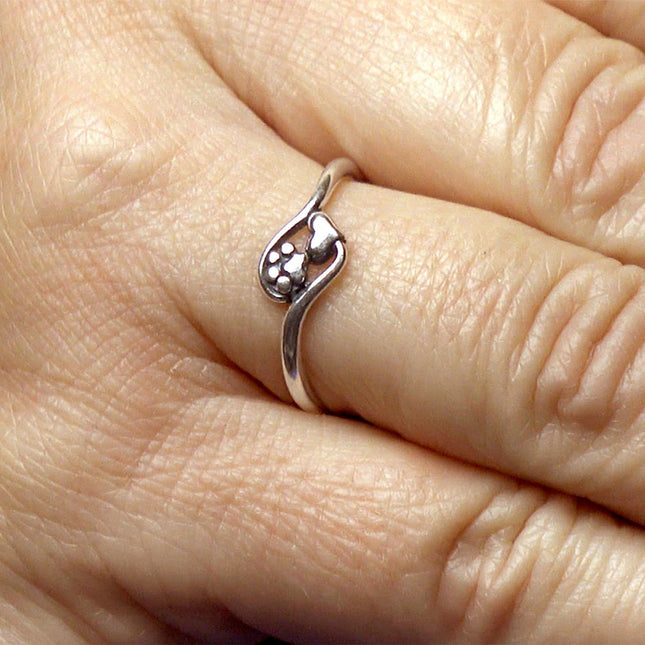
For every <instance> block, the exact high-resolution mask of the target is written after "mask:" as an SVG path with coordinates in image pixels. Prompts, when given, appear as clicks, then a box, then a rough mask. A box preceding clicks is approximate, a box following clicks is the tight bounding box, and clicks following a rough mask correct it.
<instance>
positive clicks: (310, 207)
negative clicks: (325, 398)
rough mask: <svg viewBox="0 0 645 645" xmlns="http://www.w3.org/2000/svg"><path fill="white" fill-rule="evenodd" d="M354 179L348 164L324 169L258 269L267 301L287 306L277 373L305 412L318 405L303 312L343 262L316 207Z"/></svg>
mask: <svg viewBox="0 0 645 645" xmlns="http://www.w3.org/2000/svg"><path fill="white" fill-rule="evenodd" d="M359 176H360V173H359V170H358V167H357V166H356V164H355V163H354V162H353V161H351V160H349V159H336V160H334V161H332V162H331V163H330V164H329V165H327V166H326V167H325V169H324V170H323V173H322V175H321V176H320V179H319V180H318V185H317V186H316V190H315V192H314V194H313V196H312V197H311V199H310V200H309V201H308V202H307V203H306V204H305V206H304V207H303V208H302V210H301V211H300V212H299V213H298V214H297V215H296V216H295V217H294V218H293V219H292V220H291V221H289V222H287V223H286V224H285V225H284V226H283V227H282V228H281V229H280V230H279V231H278V232H277V233H276V234H275V235H274V236H273V237H272V238H271V241H270V242H269V243H268V244H267V246H266V247H265V249H264V251H263V252H262V256H261V257H260V263H259V266H258V275H259V277H260V285H261V286H262V289H264V292H265V293H266V294H267V296H269V298H271V300H273V301H275V302H282V303H289V309H288V310H287V313H286V315H285V317H284V320H283V322H282V371H283V373H284V380H285V382H286V384H287V388H288V389H289V394H290V395H291V397H292V398H293V400H294V402H295V403H296V404H297V405H298V406H299V407H300V408H302V409H303V410H306V411H308V412H321V411H322V405H321V404H320V401H319V400H318V397H317V396H316V395H315V393H314V391H313V389H312V387H311V385H310V384H309V381H308V380H307V377H306V375H305V372H304V370H303V363H302V355H301V352H300V340H301V336H302V327H303V324H304V322H305V318H306V317H307V312H308V311H309V308H310V307H311V305H312V304H313V303H314V301H315V300H316V298H318V296H319V295H320V294H321V293H322V292H323V291H324V290H325V289H326V288H327V286H329V284H330V283H331V282H332V280H333V279H334V278H335V277H336V276H337V275H338V274H339V273H340V272H341V270H342V269H343V267H344V265H345V261H346V259H347V251H346V249H345V237H344V236H343V234H342V233H341V232H340V231H339V230H338V227H337V226H336V225H335V224H334V222H333V221H332V220H331V218H330V217H329V215H327V214H326V213H324V212H323V211H322V208H323V206H324V205H325V203H326V202H327V200H328V199H329V198H330V197H331V194H332V193H333V191H334V189H335V188H336V186H338V184H339V183H340V182H341V181H342V180H343V179H345V178H346V177H353V178H355V179H358V178H359ZM298 247H300V248H298Z"/></svg>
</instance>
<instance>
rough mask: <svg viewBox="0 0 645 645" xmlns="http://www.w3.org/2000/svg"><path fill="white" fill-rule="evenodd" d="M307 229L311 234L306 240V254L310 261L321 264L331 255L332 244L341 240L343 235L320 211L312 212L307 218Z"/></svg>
mask: <svg viewBox="0 0 645 645" xmlns="http://www.w3.org/2000/svg"><path fill="white" fill-rule="evenodd" d="M309 229H310V230H311V232H312V236H311V237H310V238H309V241H308V242H307V255H308V256H309V259H310V260H311V262H314V263H315V264H322V263H323V262H326V261H327V260H328V259H329V258H330V257H331V256H332V250H333V246H334V244H336V242H338V240H342V239H343V236H342V234H341V232H340V231H339V230H338V229H337V228H336V227H335V226H334V224H333V223H332V221H331V220H330V219H329V217H327V215H325V214H324V213H322V212H318V213H314V214H313V215H312V216H311V217H310V218H309Z"/></svg>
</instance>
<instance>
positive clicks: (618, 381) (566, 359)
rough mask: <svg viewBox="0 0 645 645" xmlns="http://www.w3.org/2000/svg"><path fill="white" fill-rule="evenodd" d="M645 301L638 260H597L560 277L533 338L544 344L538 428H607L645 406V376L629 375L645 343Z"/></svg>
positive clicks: (538, 356) (539, 353)
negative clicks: (628, 264) (633, 264)
mask: <svg viewBox="0 0 645 645" xmlns="http://www.w3.org/2000/svg"><path fill="white" fill-rule="evenodd" d="M644 307H645V281H644V279H643V275H642V270H640V269H638V268H636V267H625V266H621V265H615V264H613V262H612V261H606V260H601V261H595V262H591V263H588V264H584V265H580V266H577V267H576V268H574V269H573V270H571V271H569V272H568V273H565V274H564V276H562V277H561V278H560V279H559V280H558V281H557V282H556V283H555V285H554V286H553V287H552V289H551V290H550V292H549V293H548V295H547V296H546V297H545V298H544V300H543V301H542V305H541V307H540V308H539V310H538V312H537V314H536V316H535V318H534V320H533V324H532V327H531V329H530V331H529V333H528V336H527V340H526V343H525V347H527V348H529V347H532V348H534V349H535V348H539V349H536V350H535V354H534V356H533V360H534V361H537V364H538V365H539V367H538V373H537V377H536V378H535V381H534V392H533V393H532V398H533V402H534V414H535V423H536V426H537V427H544V428H547V427H549V426H550V425H552V424H553V423H554V422H556V423H557V424H558V426H562V425H568V426H571V427H582V428H590V429H602V428H604V427H606V426H607V425H608V424H610V423H611V422H616V421H618V422H620V423H621V424H623V425H624V424H625V423H627V422H629V421H630V420H633V419H634V418H635V417H636V416H637V415H638V413H639V412H641V409H640V408H641V407H642V402H643V395H644V393H645V382H644V380H643V378H642V377H640V378H639V377H638V375H634V377H633V378H630V379H626V378H625V377H626V375H627V374H628V373H629V372H630V370H631V367H632V366H633V364H634V361H635V360H636V359H637V357H638V355H639V353H640V351H641V349H642V345H643V337H644V335H645V317H643V308H644ZM525 358H526V357H525ZM523 364H525V365H526V364H527V363H526V362H523Z"/></svg>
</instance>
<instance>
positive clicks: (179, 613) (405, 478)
mask: <svg viewBox="0 0 645 645" xmlns="http://www.w3.org/2000/svg"><path fill="white" fill-rule="evenodd" d="M155 377H156V378H158V376H157V375H155ZM189 401H190V402H189V403H188V404H187V405H184V406H183V407H182V409H181V411H178V413H177V414H174V415H173V423H172V424H169V425H168V426H166V428H167V430H168V432H164V433H163V435H159V434H157V435H156V436H155V440H154V443H153V444H151V446H150V448H149V450H146V451H145V452H144V453H143V454H141V455H140V456H139V458H138V459H136V460H131V458H130V457H128V456H127V450H126V449H125V448H124V449H122V450H121V452H120V453H119V454H120V457H119V460H120V463H121V467H122V475H124V478H123V480H122V481H126V482H127V484H126V485H125V486H123V487H121V488H119V489H117V490H115V489H114V488H113V487H112V488H111V490H110V491H109V492H103V493H99V499H98V501H97V502H94V503H93V504H92V512H91V513H84V512H82V513H78V514H77V515H76V516H75V517H76V521H78V522H79V524H78V526H77V528H76V530H77V531H79V532H81V533H82V534H83V535H85V536H87V537H86V538H85V540H87V541H88V542H89V544H90V545H91V548H92V553H96V554H97V557H98V560H99V562H101V563H102V568H101V569H100V571H101V579H102V580H112V581H114V582H113V584H114V586H115V598H116V599H117V601H119V602H123V598H124V594H126V597H127V598H128V600H129V602H130V603H132V602H133V601H134V603H136V606H140V607H142V608H145V610H146V611H147V612H149V614H151V615H153V616H155V617H157V619H159V620H160V621H161V622H162V623H166V624H168V623H169V624H171V625H173V626H174V627H175V628H178V629H180V630H181V631H182V632H183V633H184V634H186V635H188V636H191V637H193V638H195V639H198V638H201V639H204V641H205V642H231V641H230V640H222V639H219V640H218V639H217V638H216V636H217V635H218V634H221V632H220V631H216V629H220V624H221V616H222V615H225V614H228V615H229V616H231V617H235V618H236V619H237V620H239V621H240V622H242V623H243V624H245V625H247V626H249V627H250V628H252V629H254V630H256V632H262V633H268V634H272V635H275V636H279V637H280V638H283V639H286V640H289V641H291V642H327V643H338V642H343V643H374V642H378V643H399V642H403V643H428V642H441V643H445V644H446V645H449V644H450V643H481V642H491V643H511V642H522V643H527V645H530V644H532V643H557V642H564V641H566V642H568V643H571V644H572V645H573V644H575V643H580V644H584V645H586V644H587V643H589V642H594V643H598V644H602V643H612V644H613V645H618V644H621V643H630V642H635V640H636V639H637V637H639V635H640V633H642V629H643V616H642V612H641V611H640V608H641V607H642V603H643V602H644V601H645V597H644V594H643V589H645V584H644V583H645V568H644V567H643V562H644V561H645V538H644V537H643V534H642V532H641V531H639V530H637V529H635V528H630V527H628V526H625V525H622V524H620V523H618V522H616V521H615V520H613V519H611V518H610V517H608V516H607V515H605V514H603V513H600V512H598V511H595V510H593V509H591V508H589V507H586V506H584V505H581V504H578V503H577V502H575V501H574V500H571V499H567V498H565V497H563V496H559V495H555V494H551V493H546V492H544V491H542V490H539V489H535V488H531V487H528V486H522V485H518V484H516V483H514V482H513V481H511V480H509V479H506V478H504V477H502V476H500V475H496V474H491V473H486V472H484V471H480V470H477V469H475V468H472V467H468V466H466V465H463V464H459V463H456V462H453V461H451V460H449V459H447V458H442V457H438V456H434V455H432V454H430V453H429V452H427V451H425V450H423V449H421V448H417V447H415V446H412V445H410V444H407V443H406V442H404V441H402V440H399V439H396V438H394V437H391V436H387V435H385V434H383V433H380V432H379V431H377V430H374V429H372V428H369V427H366V426H364V425H362V424H360V423H358V422H356V421H350V420H341V419H333V418H328V417H322V416H319V417H316V416H310V415H305V414H304V413H301V412H299V411H296V410H294V409H291V408H289V407H287V406H284V405H281V404H277V403H274V402H269V401H262V400H259V399H255V400H250V399H249V400H246V401H244V400H243V399H241V398H240V397H238V396H233V397H231V396H227V395H220V396H217V395H215V396H198V397H195V398H192V397H191V398H189ZM123 403H124V404H126V403H127V402H126V401H125V400H124V401H123ZM171 426H172V429H171ZM90 443H91V442H90ZM124 451H125V452H124ZM113 454H115V456H116V453H113ZM82 463H83V464H84V466H85V467H88V466H89V467H90V469H89V470H88V471H85V469H83V473H84V474H83V478H82V480H81V481H84V482H86V483H85V486H89V482H91V481H92V479H91V472H92V471H91V464H92V462H91V461H90V462H89V464H88V462H87V460H84V461H83V462H82ZM85 473H87V474H85ZM54 477H55V479H54V481H55V482H56V490H57V491H61V490H63V491H65V490H67V491H70V492H68V493H66V494H67V495H69V496H70V499H69V504H71V505H72V507H76V508H79V509H84V508H85V507H86V506H87V504H88V501H87V498H85V497H83V496H80V495H78V494H77V493H76V494H75V493H74V492H72V491H75V490H77V487H78V481H79V473H78V469H76V472H74V473H73V474H72V472H69V473H67V474H65V472H63V471H61V469H59V470H58V471H57V472H56V474H55V475H54ZM66 477H67V478H68V479H66ZM50 490H51V489H50ZM92 490H94V491H97V490H98V491H101V490H103V488H101V487H97V484H96V483H94V484H93V485H92ZM21 494H24V493H23V492H22V491H21ZM50 495H51V493H50ZM50 495H47V493H45V495H44V497H43V499H42V500H40V506H39V512H40V513H42V514H43V517H44V518H46V520H47V523H46V526H48V527H50V526H52V525H53V526H56V524H57V520H58V517H59V515H60V514H61V513H62V512H63V511H62V509H63V508H64V506H63V505H61V504H60V503H59V500H54V499H50ZM101 495H105V499H103V498H102V497H101ZM19 497H20V495H19ZM77 497H78V499H77ZM55 501H56V502H58V503H54V502H55ZM68 507H69V506H68ZM16 517H17V520H16V521H17V522H18V523H19V524H20V516H19V515H18V514H17V513H16ZM97 529H98V530H97ZM42 539H43V538H42V537H39V538H38V541H39V542H40V541H41V540H42ZM95 566H96V565H95ZM88 569H89V571H88V573H89V575H93V574H95V573H96V569H95V568H94V567H88ZM54 575H56V574H55V572H54V571H53V570H52V569H51V568H44V569H41V570H39V571H37V573H36V576H35V577H36V580H39V581H40V582H41V584H43V583H44V582H45V581H48V579H49V578H50V577H51V576H54ZM77 603H78V601H77ZM116 607H117V608H118V604H116ZM574 625H575V629H573V626H574ZM150 642H153V641H152V640H151V641H150Z"/></svg>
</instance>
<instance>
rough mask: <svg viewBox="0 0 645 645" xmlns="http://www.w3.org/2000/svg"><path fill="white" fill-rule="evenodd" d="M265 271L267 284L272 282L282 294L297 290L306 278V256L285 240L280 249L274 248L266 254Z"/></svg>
mask: <svg viewBox="0 0 645 645" xmlns="http://www.w3.org/2000/svg"><path fill="white" fill-rule="evenodd" d="M267 260H268V266H267V269H266V272H265V276H266V280H267V282H268V283H269V284H274V285H275V287H276V289H277V290H278V292H279V293H281V294H282V295H285V296H286V295H288V294H292V293H294V292H295V291H298V289H300V288H301V287H302V286H303V285H304V284H305V280H306V279H307V256H306V254H304V253H299V252H297V250H296V247H295V246H294V245H293V244H291V242H285V243H284V244H282V246H281V247H280V250H276V249H274V250H273V251H271V252H270V253H269V255H268V256H267Z"/></svg>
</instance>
